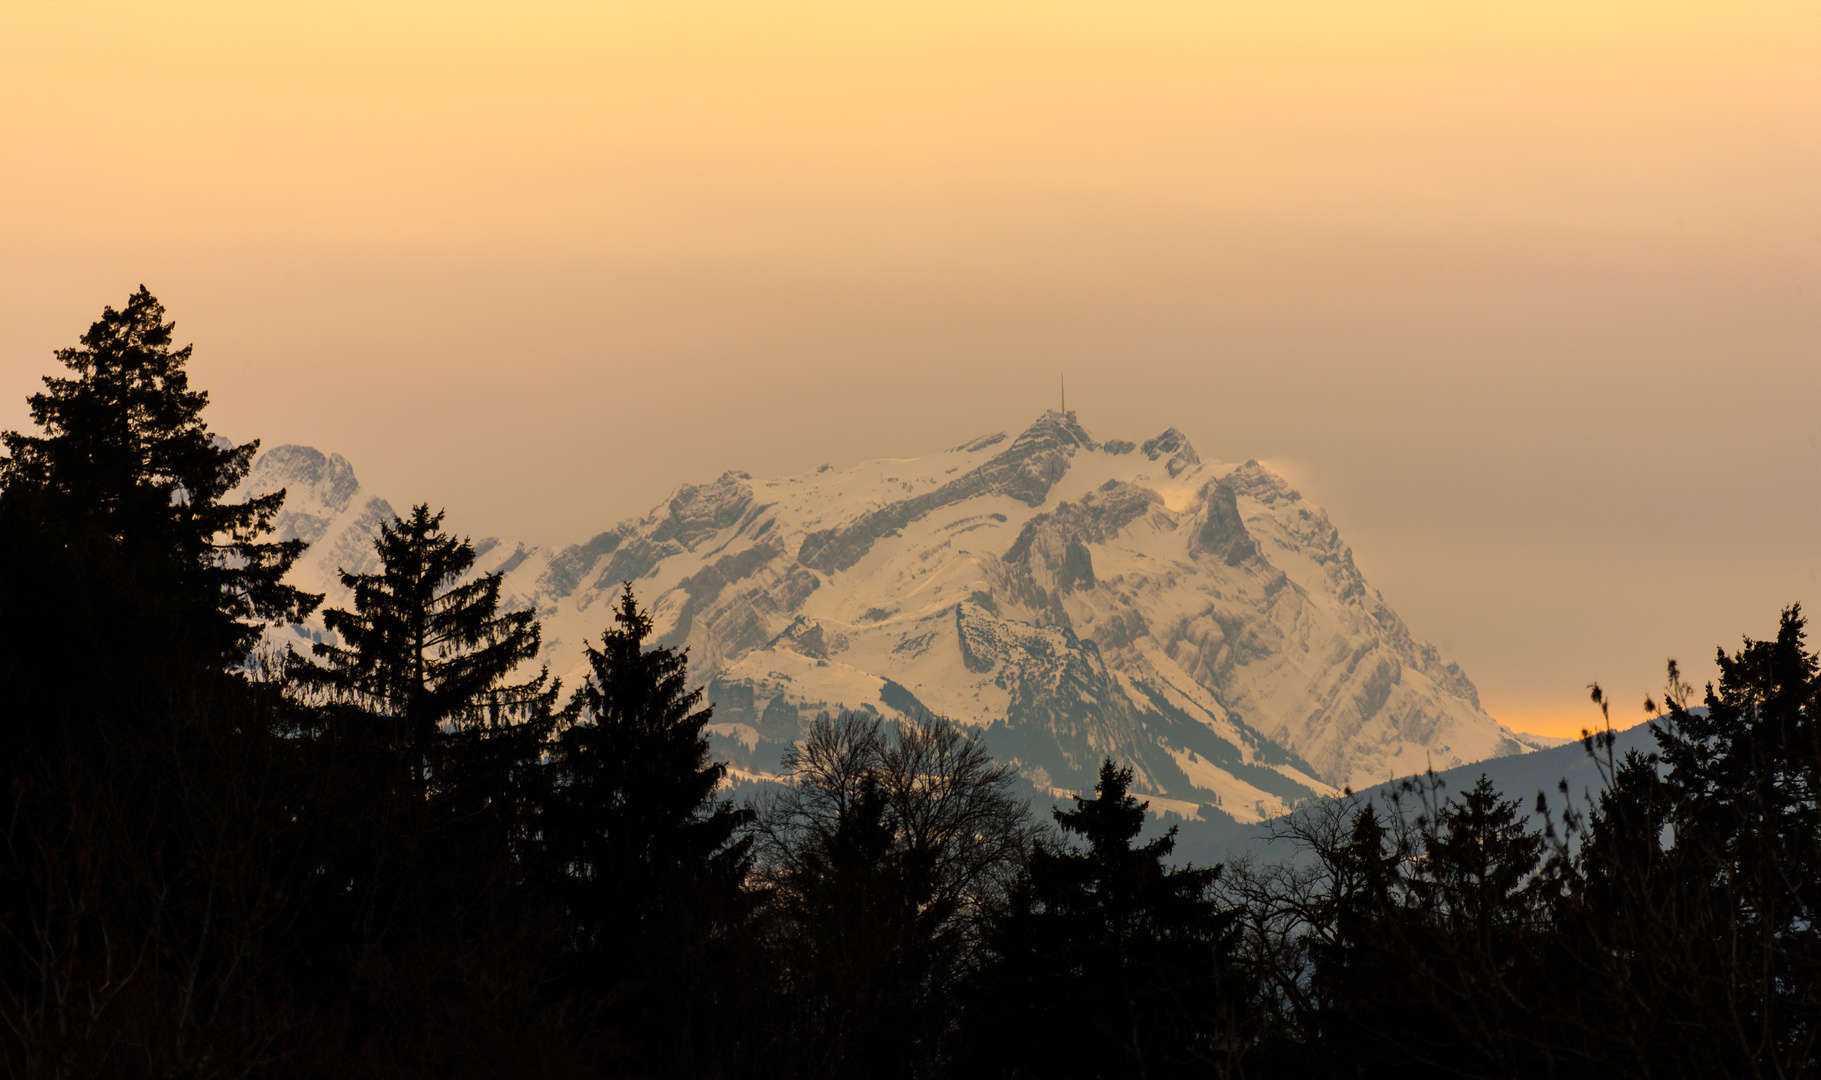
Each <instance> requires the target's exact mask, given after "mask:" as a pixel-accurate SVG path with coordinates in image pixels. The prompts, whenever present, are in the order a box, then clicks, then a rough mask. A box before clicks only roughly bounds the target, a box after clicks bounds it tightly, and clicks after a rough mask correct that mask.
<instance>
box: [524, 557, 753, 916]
mask: <svg viewBox="0 0 1821 1080" xmlns="http://www.w3.org/2000/svg"><path fill="white" fill-rule="evenodd" d="M613 618H614V625H613V626H611V627H609V628H607V630H605V631H604V632H603V633H602V635H601V643H600V646H599V647H598V648H597V647H596V646H594V645H589V646H587V652H586V655H587V660H588V666H589V676H588V678H587V680H586V681H585V682H584V683H583V684H582V685H581V686H580V687H579V688H578V689H577V690H576V693H575V696H574V698H573V699H572V700H571V703H570V713H571V716H572V717H573V718H574V719H573V722H572V723H570V724H569V725H568V726H567V727H566V728H565V730H564V731H563V732H562V733H561V734H560V735H559V736H558V738H557V741H556V746H555V762H556V766H557V777H558V779H557V789H556V792H555V794H554V798H553V801H552V806H551V810H550V813H549V815H548V818H547V821H546V823H545V835H546V837H547V840H548V842H549V844H550V846H551V854H552V858H553V860H554V862H555V864H556V865H558V866H560V867H561V868H562V870H563V876H564V878H565V879H566V881H567V885H566V886H565V888H566V891H567V892H568V893H569V895H570V897H571V902H572V905H573V911H574V914H575V918H576V919H577V920H578V923H579V925H580V926H581V927H583V928H585V930H584V932H585V934H586V935H587V937H588V938H590V939H591V940H592V941H593V943H595V944H602V943H604V939H603V937H602V935H607V936H608V937H612V936H614V935H617V934H636V933H637V931H636V928H637V927H638V926H639V925H641V924H642V923H646V922H649V921H652V920H653V919H654V917H657V916H660V915H661V914H662V912H663V911H664V908H665V907H666V905H675V904H678V903H682V902H684V901H685V900H690V899H691V898H693V899H694V900H703V899H707V898H710V897H718V898H720V899H723V900H725V899H729V898H731V897H732V896H733V894H735V893H736V892H737V891H738V888H739V885H740V883H741V882H742V881H743V880H744V878H745V875H746V866H747V862H748V855H747V850H748V848H749V847H750V844H749V843H748V842H747V841H743V840H742V841H735V840H734V839H733V837H734V832H735V830H737V829H738V828H739V827H740V825H741V824H743V823H744V822H745V821H746V820H747V817H748V815H747V814H745V813H744V812H743V811H740V810H736V809H735V808H734V807H733V805H732V803H731V802H728V801H725V800H722V801H717V800H716V799H715V798H714V792H715V789H716V788H717V787H718V786H719V784H720V782H721V778H722V777H723V776H724V775H726V771H727V767H726V766H725V765H724V764H721V763H717V762H713V761H711V760H710V759H709V748H708V737H707V735H706V734H705V733H704V729H705V728H706V727H707V725H708V722H709V720H710V719H711V718H712V717H713V715H714V709H713V706H710V705H704V704H703V703H702V690H701V688H699V687H698V688H697V689H694V690H691V689H689V688H688V670H689V658H688V655H687V654H686V653H685V652H682V651H679V650H676V649H670V648H665V647H657V648H647V642H649V640H650V638H651V634H652V623H651V616H650V615H649V614H647V613H646V612H645V611H643V610H641V609H640V607H639V605H638V601H637V599H635V598H634V596H633V594H632V586H631V585H630V584H627V585H626V587H625V591H624V592H623V593H622V594H621V596H620V603H619V606H618V608H617V609H616V610H615V611H614V613H613Z"/></svg>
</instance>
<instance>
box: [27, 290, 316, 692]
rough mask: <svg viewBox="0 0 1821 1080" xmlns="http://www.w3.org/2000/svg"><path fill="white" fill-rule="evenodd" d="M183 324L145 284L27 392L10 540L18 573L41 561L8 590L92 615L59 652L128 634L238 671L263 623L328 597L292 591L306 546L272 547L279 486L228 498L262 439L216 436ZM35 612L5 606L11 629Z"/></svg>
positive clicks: (70, 632) (107, 312)
mask: <svg viewBox="0 0 1821 1080" xmlns="http://www.w3.org/2000/svg"><path fill="white" fill-rule="evenodd" d="M175 326H176V324H175V323H173V322H165V321H164V307H163V305H161V304H159V302H158V301H157V300H156V299H155V298H154V297H153V296H152V295H151V293H149V292H147V291H146V289H145V288H144V286H141V287H140V289H139V291H138V292H136V293H134V294H133V295H132V296H131V297H130V298H129V299H128V301H127V304H126V307H125V308H124V309H123V310H120V311H116V310H114V309H113V308H111V307H110V308H106V309H104V311H103V313H102V317H101V318H100V319H99V320H97V321H96V322H95V323H94V324H93V325H92V326H90V327H89V329H88V332H87V333H85V334H83V335H82V338H81V343H80V344H79V345H77V346H75V347H73V348H67V349H61V350H59V351H58V352H57V359H58V360H59V361H61V362H62V363H63V365H64V366H65V367H67V368H68V369H69V370H70V371H71V373H72V377H66V378H59V377H52V376H47V377H46V378H45V380H44V385H45V390H44V392H42V393H39V394H34V395H33V396H32V397H31V399H30V406H31V413H32V419H33V421H34V422H35V423H36V424H37V425H38V426H39V428H41V429H42V430H43V432H44V434H43V435H26V434H22V433H20V432H16V431H9V432H6V433H4V434H0V442H4V443H5V446H6V450H7V454H6V456H5V457H4V458H0V533H3V534H4V538H5V540H6V541H7V542H8V546H9V547H11V548H12V550H11V551H9V552H8V553H7V554H8V556H9V559H8V562H9V565H12V566H18V567H24V566H29V567H31V576H30V577H29V578H28V577H25V576H23V575H21V576H16V577H15V576H13V575H9V577H11V578H13V580H12V585H13V586H15V587H16V588H17V589H19V590H21V591H25V592H31V591H32V590H31V586H32V585H33V584H34V582H35V583H38V584H40V585H48V586H49V587H51V588H52V589H57V590H61V591H62V595H61V596H59V597H57V600H58V603H57V605H55V607H61V608H72V607H73V608H74V609H75V611H76V615H75V617H76V618H77V619H79V620H82V621H81V622H80V623H79V624H78V625H74V626H71V627H69V628H67V632H66V633H65V634H61V635H57V636H58V637H59V640H58V647H59V648H62V649H71V648H77V649H81V648H105V647H106V646H105V641H106V639H108V638H109V637H111V636H114V635H118V634H120V633H121V632H122V631H123V630H124V631H126V632H129V633H134V634H136V635H137V636H138V637H139V639H140V640H139V641H138V642H137V643H136V646H135V647H136V648H137V649H140V650H144V649H146V648H147V647H150V648H151V649H152V650H153V651H154V652H157V653H159V654H161V655H162V656H163V657H164V659H163V660H162V661H161V662H166V663H168V662H169V658H170V650H172V649H180V650H183V651H185V652H186V653H188V654H189V655H193V656H196V657H198V658H199V660H200V661H201V662H203V663H206V664H208V665H212V666H214V667H216V668H221V667H224V666H234V665H238V664H239V663H240V662H241V661H242V660H243V659H244V658H245V657H246V655H247V652H248V650H249V649H250V648H251V647H252V645H253V642H254V641H255V639H256V638H257V636H258V633H259V630H260V627H261V624H263V623H269V622H275V621H279V620H297V619H301V618H303V617H304V616H305V615H306V614H308V613H309V612H310V611H311V610H313V609H314V607H315V605H316V603H317V602H319V601H320V600H321V599H322V598H321V597H320V596H312V595H310V594H307V593H304V592H301V591H299V590H297V589H295V588H292V587H290V586H288V585H286V584H284V576H285V573H286V572H287V571H288V570H289V569H290V567H291V564H292V563H294V562H295V561H296V560H297V557H298V556H299V555H300V554H301V553H302V551H303V547H304V545H303V544H302V542H300V541H295V540H293V541H271V540H267V539H264V537H265V536H266V535H267V534H269V533H270V531H271V522H272V518H273V516H274V515H275V514H277V512H278V510H279V507H280V506H281V505H282V504H283V502H284V497H285V493H284V492H283V491H276V492H273V493H271V494H269V495H265V496H261V497H259V498H255V499H248V500H246V501H244V502H238V503H229V502H225V501H223V500H224V497H225V496H226V495H227V493H228V492H229V491H230V490H231V489H232V488H233V487H234V485H236V484H237V483H239V482H240V481H241V480H242V479H243V478H244V477H245V476H246V474H247V471H248V470H249V469H250V468H251V467H252V462H253V457H254V455H255V454H256V453H257V452H258V449H259V443H258V442H257V441H254V442H249V443H245V444H243V445H241V446H231V445H227V444H226V443H224V442H223V441H222V440H220V439H218V438H217V437H215V436H213V435H212V434H210V432H209V429H208V426H207V425H206V424H205V423H204V421H203V418H202V411H203V409H204V407H205V406H206V405H207V404H208V400H209V396H208V394H207V392H206V391H200V390H192V389H190V384H189V374H188V372H187V371H186V370H185V368H186V365H187V364H188V363H189V359H190V352H191V347H190V346H187V345H186V346H184V347H183V348H181V349H175V348H172V344H171V342H172V331H173V330H174V328H175ZM8 591H9V592H12V591H14V590H11V589H9V590H8ZM38 591H39V592H43V591H44V590H43V589H40V590H38ZM26 603H27V601H26V600H25V598H24V597H18V598H16V599H14V600H13V601H11V602H8V601H7V600H6V599H5V598H4V597H0V604H4V605H5V606H6V607H7V608H8V609H10V610H7V611H5V613H4V614H5V617H6V619H7V621H9V622H15V623H17V622H21V621H23V620H24V619H25V616H26ZM51 610H54V608H53V609H51ZM51 610H46V609H40V610H38V611H36V612H35V613H33V614H32V616H31V618H32V619H33V620H40V619H42V618H43V617H44V616H45V615H47V614H50V613H51ZM35 633H36V634H38V635H40V636H42V634H43V627H42V626H41V625H40V628H39V630H38V631H35Z"/></svg>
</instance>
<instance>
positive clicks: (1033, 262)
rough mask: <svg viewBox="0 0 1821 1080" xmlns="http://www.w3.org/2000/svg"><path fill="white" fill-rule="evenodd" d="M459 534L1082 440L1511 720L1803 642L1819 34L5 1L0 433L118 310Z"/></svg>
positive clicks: (1362, 8)
mask: <svg viewBox="0 0 1821 1080" xmlns="http://www.w3.org/2000/svg"><path fill="white" fill-rule="evenodd" d="M141 283H143V284H145V285H146V286H148V287H149V288H150V289H151V290H152V291H153V293H154V294H156V295H157V296H158V297H159V298H160V299H161V300H163V301H164V302H165V304H166V306H167V308H168V310H169V313H170V315H171V316H172V317H173V318H175V319H176V320H177V323H178V335H179V338H180V340H182V341H185V342H193V343H194V344H195V347H196V352H195V358H194V360H193V361H192V366H191V369H192V373H193V379H194V381H195V384H196V385H198V386H201V387H203V388H206V389H207V390H209V391H210V394H211V405H210V408H209V412H208V418H209V421H210V423H211V426H212V427H213V428H214V429H215V430H217V431H219V432H221V433H222V434H225V435H227V436H228V437H230V438H232V439H235V440H236V441H245V440H248V439H253V438H259V439H262V440H263V441H264V444H265V445H268V446H271V445H278V444H281V443H287V442H297V443H306V444H309V445H313V446H317V447H319V448H321V449H324V450H325V451H335V452H339V453H341V454H343V455H345V456H346V457H347V458H348V459H349V460H350V461H351V462H353V463H354V466H355V468H356V471H357V472H358V473H359V475H360V476H361V478H362V479H363V481H364V482H365V483H366V484H367V485H368V486H369V487H370V488H372V489H374V490H376V491H380V492H382V493H384V494H386V495H387V497H389V498H391V499H392V500H393V502H394V504H395V505H405V504H409V503H415V502H419V501H423V502H429V503H431V504H432V505H435V506H443V507H446V508H447V510H448V513H449V520H450V523H451V524H452V525H453V526H454V527H456V528H457V529H460V530H462V531H465V532H470V533H472V534H474V535H476V536H482V535H499V536H505V537H512V538H522V539H524V540H527V541H530V542H536V543H555V544H566V543H572V542H577V541H580V540H583V539H586V538H587V537H588V536H590V535H592V534H594V533H595V532H598V531H600V530H601V529H604V528H606V527H608V526H609V525H611V524H613V523H615V522H617V521H619V520H621V519H623V518H625V517H628V516H631V515H635V514H642V513H644V512H645V511H647V510H649V509H650V508H651V507H652V506H654V505H655V504H657V503H658V502H659V501H661V500H662V499H664V498H665V496H666V495H667V494H668V493H669V492H670V491H671V490H673V489H674V488H675V487H676V486H677V485H679V484H682V483H688V482H699V481H702V480H706V479H711V478H713V477H715V476H717V475H719V474H720V473H721V472H723V471H725V470H728V469H743V470H746V471H749V472H752V473H754V474H756V475H778V474H786V473H794V472H798V471H802V470H805V469H810V468H814V467H816V466H817V465H820V464H823V463H832V464H838V465H839V464H851V463H855V462H858V461H861V460H865V459H868V458H875V457H911V456H916V455H919V454H922V453H927V452H931V451H934V450H938V449H942V448H945V447H949V446H952V445H955V444H957V443H960V442H962V441H965V440H966V439H969V438H971V437H974V436H976V435H980V434H984V433H988V432H992V431H997V430H1011V431H1014V432H1015V431H1017V430H1020V429H1022V428H1023V427H1025V426H1027V425H1028V424H1029V423H1030V422H1031V421H1032V420H1034V419H1035V418H1036V417H1037V416H1038V414H1039V413H1040V412H1042V411H1043V410H1044V409H1046V408H1051V407H1054V405H1055V403H1056V393H1057V382H1058V378H1059V377H1061V376H1064V375H1066V377H1067V380H1068V387H1069V406H1070V408H1072V409H1074V410H1075V411H1076V413H1077V416H1078V417H1079V419H1080V420H1081V422H1082V423H1083V425H1084V426H1086V427H1087V428H1088V430H1089V431H1090V432H1091V433H1093V434H1094V435H1095V436H1096V437H1098V438H1101V439H1107V438H1127V439H1134V440H1138V439H1143V438H1146V437H1148V436H1149V435H1152V434H1155V433H1157V432H1159V431H1161V430H1163V429H1164V428H1166V427H1171V426H1175V427H1178V428H1181V429H1183V430H1184V431H1185V432H1187V433H1188V434H1189V436H1190V438H1191V440H1192V441H1193V443H1194V444H1195V446H1196V447H1197V448H1198V449H1199V450H1200V452H1201V454H1202V455H1203V456H1204V457H1209V458H1219V459H1224V460H1233V461H1243V460H1245V459H1247V458H1252V457H1257V458H1261V459H1264V460H1266V461H1268V462H1270V463H1271V464H1273V465H1274V466H1275V467H1276V468H1278V469H1279V471H1281V472H1283V473H1284V474H1286V475H1287V476H1289V477H1290V478H1291V479H1292V480H1293V481H1294V482H1295V483H1297V484H1298V485H1299V486H1300V487H1301V488H1302V490H1303V491H1304V493H1305V494H1307V495H1308V496H1309V497H1310V498H1311V499H1313V500H1314V501H1316V502H1318V503H1320V504H1321V505H1323V506H1325V507H1326V508H1327V509H1328V511H1329V513H1330V514H1331V516H1332V517H1333V519H1334V520H1335V523H1336V524H1337V525H1338V526H1339V527H1340V529H1341V532H1342V535H1343V536H1344V537H1345V538H1346V539H1347V540H1348V541H1349V542H1350V543H1351V544H1352V546H1353V549H1354V552H1355V557H1356V560H1357V561H1358V563H1359V565H1360V567H1361V569H1362V570H1363V571H1364V572H1365V574H1366V576H1367V578H1368V580H1370V581H1371V582H1372V583H1373V584H1374V585H1375V586H1377V587H1378V588H1379V589H1380V590H1381V592H1383V594H1384V595H1385V597H1386V599H1387V600H1388V601H1389V602H1390V603H1391V605H1392V606H1393V607H1394V608H1395V609H1396V610H1397V611H1399V612H1400V613H1401V614H1402V615H1403V616H1404V618H1405V620H1406V622H1407V623H1408V624H1409V625H1410V626H1411V628H1412V630H1413V631H1414V632H1415V633H1416V634H1417V635H1418V636H1419V637H1424V638H1428V639H1430V640H1433V641H1434V642H1435V643H1436V644H1437V645H1438V646H1440V647H1441V649H1442V650H1443V652H1444V654H1445V655H1446V656H1448V657H1449V658H1451V659H1455V660H1458V661H1460V663H1461V664H1462V665H1463V667H1465V668H1466V670H1467V672H1468V674H1469V675H1470V676H1471V677H1472V678H1473V679H1474V680H1475V682H1476V683H1477V684H1478V686H1479V688H1480V691H1481V696H1482V699H1483V701H1484V702H1485V704H1486V706H1487V707H1488V709H1489V710H1490V711H1492V713H1493V714H1494V715H1495V716H1497V717H1499V718H1500V719H1501V720H1504V721H1506V722H1507V723H1509V724H1511V725H1512V726H1514V727H1517V728H1519V729H1522V730H1531V731H1540V732H1544V733H1559V734H1573V733H1576V732H1578V731H1579V730H1580V729H1581V728H1582V727H1584V726H1587V725H1589V724H1592V723H1594V722H1595V721H1596V720H1597V714H1596V713H1595V712H1594V711H1593V709H1592V707H1591V706H1590V705H1589V704H1588V703H1587V700H1586V698H1587V690H1586V687H1587V684H1588V683H1589V682H1590V681H1593V680H1599V681H1600V682H1602V683H1603V684H1604V685H1605V686H1606V687H1607V688H1608V689H1609V690H1610V691H1612V692H1613V694H1614V696H1615V697H1616V698H1617V699H1619V700H1620V701H1621V703H1623V704H1622V706H1621V710H1622V712H1621V715H1615V719H1621V718H1624V719H1626V722H1629V720H1630V719H1634V718H1635V717H1631V716H1630V715H1629V714H1630V712H1631V711H1632V710H1633V709H1634V708H1635V706H1634V705H1632V704H1630V703H1632V702H1637V701H1639V700H1641V699H1642V698H1643V696H1644V695H1645V694H1646V693H1649V692H1653V691H1657V690H1658V689H1659V688H1660V687H1661V684H1662V672H1663V662H1664V660H1665V659H1667V658H1669V657H1676V658H1678V659H1680V660H1681V661H1682V664H1683V667H1684V670H1685V671H1687V672H1689V673H1691V674H1692V675H1693V676H1694V677H1695V680H1694V681H1696V682H1697V683H1698V682H1699V681H1701V680H1702V679H1705V678H1707V677H1709V675H1710V674H1711V672H1712V670H1713V669H1712V664H1711V659H1712V656H1713V651H1714V649H1715V647H1716V646H1719V645H1726V646H1728V647H1736V646H1737V645H1738V643H1739V641H1740V638H1741V635H1746V634H1749V635H1752V636H1754V637H1764V636H1768V635H1770V634H1772V633H1773V632H1774V630H1775V626H1776V618H1777V613H1778V611H1779V609H1780V608H1781V607H1782V606H1784V605H1786V604H1789V603H1792V602H1803V603H1805V604H1813V603H1816V602H1817V601H1821V588H1818V586H1821V577H1818V571H1821V500H1818V499H1817V495H1818V494H1821V441H1818V440H1821V425H1818V424H1817V422H1816V418H1817V405H1818V404H1821V6H1817V5H1815V4H1814V3H1812V2H1809V0H1804V2H1801V3H1795V2H1777V0H1762V2H1754V3H1751V4H1722V3H1684V2H1677V0H1649V2H1612V0H1576V2H1557V0H1524V2H1518V0H1475V2H1447V0H1425V2H1403V0H1383V2H1375V3H1368V4H1362V3H1358V2H1357V0H1347V2H1341V0H1275V2H1273V3H1270V4H1265V3H1256V2H1254V3H1234V2H1228V0H1199V2H1193V3H1191V2H1176V0H1127V2H1123V3H1120V4H1111V3H1105V2H1102V3H1092V4H1090V3H1083V2H1078V0H1045V2H1042V3H1038V2H1035V0H1030V2H995V0H972V2H969V3H960V2H948V0H924V2H917V3H910V2H903V0H873V2H868V3H855V2H852V0H847V2H819V0H764V2H758V0H663V2H658V0H641V2H614V0H590V2H579V0H578V2H545V0H519V2H516V3H511V4H506V3H490V4H483V3H472V2H468V3H464V2H459V0H438V2H435V3H431V2H428V0H422V2H417V0H362V2H359V3H355V2H340V0H319V2H317V3H313V4H309V5H276V4H247V3H244V2H219V3H217V2H201V0H167V2H163V3H159V4H143V3H130V4H129V3H90V2H81V0H74V2H72V0H59V2H51V0H11V2H10V3H8V4H6V5H5V6H4V7H0V428H26V427H28V426H29V416H28V414H27V412H26V408H25V398H26V396H27V395H28V394H30V393H32V392H33V391H34V390H35V389H36V388H37V385H38V380H39V378H40V377H41V376H43V375H45V374H49V373H51V372H52V370H53V368H54V367H55V362H54V360H53V358H52V356H51V353H52V351H53V350H54V349H56V348H58V347H61V346H65V345H69V344H73V343H74V341H75V339H76V338H77V337H78V336H79V335H80V334H81V332H82V331H83V330H84V329H85V328H86V327H87V325H88V324H89V323H90V322H91V321H93V320H94V319H95V318H96V317H98V316H99V314H100V312H101V309H102V307H103V306H104V305H113V306H119V305H121V304H122V303H123V302H124V301H125V299H126V297H127V296H128V294H129V293H130V292H131V291H132V290H133V289H134V288H136V287H137V286H138V285H139V284H141Z"/></svg>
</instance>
